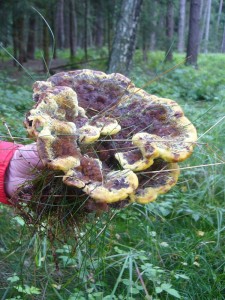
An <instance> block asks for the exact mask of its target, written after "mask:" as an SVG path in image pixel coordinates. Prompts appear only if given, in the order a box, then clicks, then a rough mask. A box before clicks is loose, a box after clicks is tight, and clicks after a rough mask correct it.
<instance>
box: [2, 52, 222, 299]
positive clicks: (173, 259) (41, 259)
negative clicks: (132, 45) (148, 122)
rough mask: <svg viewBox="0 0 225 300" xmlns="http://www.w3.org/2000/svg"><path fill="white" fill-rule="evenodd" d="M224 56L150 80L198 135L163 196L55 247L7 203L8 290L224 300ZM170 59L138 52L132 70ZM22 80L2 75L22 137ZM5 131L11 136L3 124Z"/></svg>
mask: <svg viewBox="0 0 225 300" xmlns="http://www.w3.org/2000/svg"><path fill="white" fill-rule="evenodd" d="M182 60H183V57H182V55H177V56H175V63H179V62H180V61H182ZM224 63H225V58H224V57H223V56H221V55H219V54H218V55H216V54H213V55H212V54H209V55H206V56H205V55H204V56H203V55H202V56H200V58H199V69H198V70H195V69H193V68H192V67H185V66H182V65H180V66H178V67H177V69H175V70H173V71H171V72H169V73H168V74H166V75H165V76H163V77H161V78H160V79H159V80H157V81H154V82H153V83H151V84H150V85H149V86H147V87H146V90H148V92H150V93H155V94H157V95H160V96H163V97H168V98H172V99H174V100H176V101H177V102H178V103H179V104H180V105H181V106H182V107H183V109H184V111H185V114H186V115H187V116H188V117H189V118H190V119H191V121H192V122H193V123H194V124H195V126H196V127H197V130H198V136H199V140H198V142H199V143H198V145H197V146H196V148H195V151H194V154H193V155H192V157H191V158H190V159H189V160H187V161H186V162H184V163H183V164H182V166H181V167H182V168H183V170H182V172H181V176H180V178H179V182H178V184H177V185H176V186H175V187H174V188H173V189H172V190H171V191H170V192H169V193H168V194H166V195H164V196H161V197H160V198H158V199H157V202H155V203H151V204H149V205H146V206H141V205H138V204H136V205H131V206H129V207H128V208H126V209H123V210H120V211H116V210H115V211H111V213H110V214H103V215H102V216H99V217H98V218H97V219H96V218H95V219H94V218H92V216H91V215H90V219H89V220H88V221H87V222H86V224H84V225H83V226H82V227H81V228H79V229H76V230H75V231H74V237H65V238H64V240H61V241H57V242H56V243H55V244H54V246H51V243H49V242H48V241H47V238H46V235H45V232H44V231H41V230H40V231H39V232H36V231H34V230H33V228H32V227H30V228H29V226H27V225H24V223H23V220H22V219H21V218H19V217H15V215H14V214H13V209H12V208H8V207H5V206H1V210H0V214H1V218H0V226H1V233H0V267H1V279H0V281H1V282H0V295H1V297H2V298H1V299H50V300H51V299H63V300H67V299H68V300H74V299H78V300H86V299H88V300H92V299H93V300H107V299H108V300H109V299H130V300H131V299H152V300H153V299H154V300H156V299H187V300H189V299H193V300H196V299H197V300H198V299H199V300H205V299H218V300H220V299H225V289H224V286H225V275H224V274H225V272H224V271H225V264H224V261H225V254H224V253H225V230H224V229H225V224H224V218H223V216H224V214H225V209H224V201H225V188H224V187H225V176H224V175H225V170H224V165H223V164H222V163H223V162H224V152H225V143H224V141H225V139H224V119H222V118H223V117H224V101H225V99H224V97H225V96H224V95H225V93H224V89H225V82H224V81H225V79H224V75H223V72H222V71H221V67H220V66H221V65H224ZM170 67H171V65H168V64H165V63H164V62H163V53H160V52H157V53H152V54H149V62H148V63H145V64H143V62H142V58H141V54H140V53H138V52H137V55H136V57H135V62H134V68H133V71H132V74H131V77H132V79H133V80H134V81H135V83H136V84H137V86H140V87H142V86H144V85H145V84H146V83H147V82H149V81H152V80H153V79H154V78H155V77H156V76H157V74H160V73H162V72H165V71H166V70H167V69H168V68H170ZM215 74H216V76H215ZM21 80H22V79H19V80H17V81H15V80H13V79H11V78H8V77H7V74H4V82H3V81H1V83H0V85H1V91H0V107H1V117H2V118H3V119H4V120H5V121H6V122H7V124H8V125H9V127H10V131H11V133H12V134H13V136H15V137H22V138H23V137H24V136H25V130H24V129H23V125H22V121H23V116H24V113H25V112H26V111H27V110H29V108H30V107H31V106H32V101H31V88H30V85H25V84H24V81H22V82H23V84H22V86H21ZM23 80H24V79H23ZM6 99H7V101H6ZM15 120H17V122H15ZM0 134H1V136H4V137H5V136H7V129H6V127H5V126H4V125H2V124H1V127H0ZM4 139H6V138H4ZM8 140H10V138H9V137H8ZM220 163H221V164H220ZM202 165H203V166H202ZM77 241H79V242H77ZM55 255H57V258H55ZM56 265H57V266H58V267H57V268H56Z"/></svg>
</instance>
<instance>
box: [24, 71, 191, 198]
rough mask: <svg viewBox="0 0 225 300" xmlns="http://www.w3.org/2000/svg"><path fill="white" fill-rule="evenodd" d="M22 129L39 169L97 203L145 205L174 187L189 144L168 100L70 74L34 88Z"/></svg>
mask: <svg viewBox="0 0 225 300" xmlns="http://www.w3.org/2000/svg"><path fill="white" fill-rule="evenodd" d="M33 98H34V100H35V102H36V104H35V106H34V107H33V109H31V110H30V111H29V112H28V113H27V116H26V120H25V126H26V127H27V130H28V133H29V135H30V136H32V137H35V139H36V141H37V147H38V151H39V155H40V157H41V159H42V161H43V163H44V164H45V166H46V167H47V168H49V169H51V170H58V171H61V172H62V173H63V182H64V183H65V184H67V185H69V186H72V187H74V189H78V190H79V192H82V193H83V194H84V195H85V194H86V195H87V197H89V198H90V199H92V200H94V201H96V202H97V203H99V202H100V203H113V202H118V201H122V200H126V201H130V202H138V203H148V202H151V201H153V200H155V199H156V197H157V196H158V195H159V194H162V193H166V192H167V191H168V190H169V189H170V188H171V187H172V186H174V185H175V184H176V182H177V179H178V175H179V167H178V163H179V162H181V161H183V160H185V159H186V158H188V157H189V156H190V155H191V153H192V151H193V146H194V144H195V142H196V139H197V134H196V130H195V127H194V126H193V125H192V124H191V122H190V121H189V120H188V119H187V118H186V117H185V116H184V114H183V111H182V109H181V108H180V106H179V105H178V104H177V103H176V102H175V101H173V100H170V99H164V98H159V97H156V96H154V95H149V94H148V93H146V92H145V91H144V90H142V89H140V88H137V87H135V85H134V84H133V83H132V82H131V81H130V80H129V79H128V78H126V77H124V76H123V75H121V74H117V73H115V74H109V75H107V74H105V73H103V72H99V71H92V70H77V71H70V72H62V73H58V74H55V75H53V76H52V77H50V78H49V79H48V80H47V81H37V82H36V83H35V84H34V96H33Z"/></svg>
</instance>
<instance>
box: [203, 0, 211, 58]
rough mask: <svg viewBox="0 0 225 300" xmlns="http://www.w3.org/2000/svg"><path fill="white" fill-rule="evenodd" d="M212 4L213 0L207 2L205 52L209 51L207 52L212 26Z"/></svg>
mask: <svg viewBox="0 0 225 300" xmlns="http://www.w3.org/2000/svg"><path fill="white" fill-rule="evenodd" d="M211 4H212V1H211V0H208V2H207V17H206V26H205V41H204V53H207V52H208V43H209V26H210V16H211Z"/></svg>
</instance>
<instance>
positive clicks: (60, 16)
mask: <svg viewBox="0 0 225 300" xmlns="http://www.w3.org/2000/svg"><path fill="white" fill-rule="evenodd" d="M64 41H65V34H64V0H58V2H57V8H56V43H57V48H59V49H63V47H64Z"/></svg>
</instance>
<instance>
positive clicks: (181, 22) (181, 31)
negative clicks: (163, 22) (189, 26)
mask: <svg viewBox="0 0 225 300" xmlns="http://www.w3.org/2000/svg"><path fill="white" fill-rule="evenodd" d="M185 13H186V0H180V9H179V24H178V45H177V50H178V52H179V53H182V52H184V41H185Z"/></svg>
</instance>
